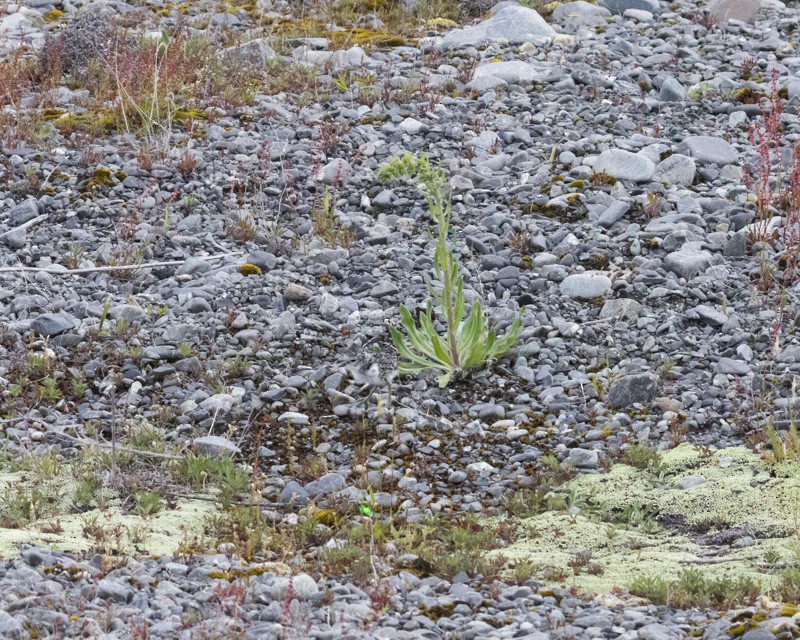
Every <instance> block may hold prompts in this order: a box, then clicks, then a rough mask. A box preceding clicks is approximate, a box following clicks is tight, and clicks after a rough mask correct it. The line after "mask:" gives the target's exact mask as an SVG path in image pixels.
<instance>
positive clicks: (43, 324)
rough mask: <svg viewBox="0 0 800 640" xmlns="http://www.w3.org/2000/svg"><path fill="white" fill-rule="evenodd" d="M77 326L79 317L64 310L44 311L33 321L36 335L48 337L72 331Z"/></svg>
mask: <svg viewBox="0 0 800 640" xmlns="http://www.w3.org/2000/svg"><path fill="white" fill-rule="evenodd" d="M77 326H78V321H77V319H75V318H73V317H72V316H71V315H69V314H67V313H64V312H63V311H62V312H59V313H43V314H42V315H40V316H39V317H38V318H36V319H35V320H34V321H33V322H31V330H32V331H33V332H34V333H35V334H36V335H39V336H44V337H46V338H48V337H51V336H57V335H59V334H61V333H64V332H66V331H70V330H72V329H74V328H75V327H77Z"/></svg>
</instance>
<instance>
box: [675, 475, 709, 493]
mask: <svg viewBox="0 0 800 640" xmlns="http://www.w3.org/2000/svg"><path fill="white" fill-rule="evenodd" d="M706 482H708V480H706V478H705V477H703V476H686V477H685V478H681V479H680V480H678V481H677V482H676V483H675V488H676V489H678V490H680V491H686V489H691V488H692V487H698V486H700V485H701V484H705V483H706Z"/></svg>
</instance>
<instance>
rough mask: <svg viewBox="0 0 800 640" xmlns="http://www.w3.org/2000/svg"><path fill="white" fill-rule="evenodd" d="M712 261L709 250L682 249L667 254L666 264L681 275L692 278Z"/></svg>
mask: <svg viewBox="0 0 800 640" xmlns="http://www.w3.org/2000/svg"><path fill="white" fill-rule="evenodd" d="M710 261H711V255H710V254H709V253H708V252H707V251H692V250H690V249H681V250H680V251H674V252H672V253H669V254H667V256H666V258H664V266H665V267H666V268H667V269H669V270H670V271H672V272H673V273H675V274H676V275H678V276H679V277H681V278H685V279H686V280H691V279H692V278H694V277H695V276H696V275H699V274H700V273H703V272H704V271H705V270H706V269H708V265H709V264H710Z"/></svg>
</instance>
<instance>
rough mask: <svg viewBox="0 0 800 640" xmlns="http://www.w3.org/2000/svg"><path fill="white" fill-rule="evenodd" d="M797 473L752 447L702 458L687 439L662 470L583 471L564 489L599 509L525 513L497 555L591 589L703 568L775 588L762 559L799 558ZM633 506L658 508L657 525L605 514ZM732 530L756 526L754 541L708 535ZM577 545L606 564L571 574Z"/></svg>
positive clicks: (654, 521)
mask: <svg viewBox="0 0 800 640" xmlns="http://www.w3.org/2000/svg"><path fill="white" fill-rule="evenodd" d="M770 471H771V472H772V473H770ZM798 473H800V472H798V470H797V468H796V467H791V466H788V465H783V466H780V465H778V466H774V465H773V466H770V465H768V464H767V463H765V462H764V461H763V460H762V459H761V458H760V457H759V456H758V455H756V454H754V453H752V452H751V451H749V450H748V449H746V448H745V447H736V448H730V449H724V450H721V451H718V452H716V453H713V454H712V455H703V454H702V453H701V452H700V451H699V450H698V449H696V448H694V447H692V446H691V445H681V446H679V447H676V448H675V449H672V450H671V451H666V452H664V453H663V455H662V458H661V466H660V467H659V475H656V474H654V473H652V472H649V471H647V470H639V469H635V468H633V467H630V466H628V465H625V464H617V465H614V466H613V467H612V468H611V469H610V470H609V471H608V472H607V473H601V474H582V475H579V476H578V477H576V478H575V479H574V480H572V481H570V482H569V483H567V485H565V487H564V488H563V489H564V490H566V491H567V492H569V495H570V496H571V500H573V501H575V496H578V497H579V498H580V500H579V502H581V503H583V504H592V505H593V508H591V509H588V508H584V509H583V510H582V512H581V513H579V514H577V515H571V514H569V513H566V512H552V511H551V512H545V513H543V514H541V515H538V516H534V517H531V518H527V519H525V520H521V521H519V522H518V524H517V526H518V531H519V532H520V536H519V538H518V539H517V541H516V542H515V543H514V544H512V545H511V546H509V547H507V548H504V549H501V550H498V551H496V552H493V553H495V554H501V555H503V556H505V557H507V558H508V560H509V561H510V563H511V564H512V565H514V564H518V563H520V562H529V563H532V564H533V565H534V566H536V567H537V568H538V569H540V570H547V569H554V570H555V573H556V574H558V572H559V571H561V573H562V575H566V576H568V577H566V578H565V579H564V580H562V582H564V583H566V584H568V585H569V586H574V587H576V588H578V589H579V590H580V591H584V592H596V593H602V592H608V591H610V590H612V589H613V588H614V587H620V588H626V587H627V586H628V585H630V583H631V580H632V579H633V578H634V577H635V576H637V575H658V576H663V577H664V578H668V579H674V578H676V577H677V576H678V575H679V574H680V572H681V570H683V569H685V568H687V567H688V568H693V567H694V568H696V567H700V568H702V569H703V571H704V572H705V574H706V575H707V576H708V577H709V579H712V578H714V579H716V578H722V577H725V576H727V577H729V578H733V579H735V578H739V577H749V578H753V579H755V580H760V581H761V583H762V585H763V586H764V588H769V587H771V586H774V585H775V584H777V582H778V578H777V577H776V576H775V575H774V572H772V573H771V572H770V571H769V569H768V568H765V566H764V564H763V563H762V565H761V566H759V563H760V562H761V561H762V560H763V558H764V557H765V555H771V556H773V557H779V558H781V561H786V560H790V559H791V558H792V557H793V556H792V544H793V542H794V541H795V538H794V536H796V535H798V533H797V523H798V522H800V481H799V480H798ZM687 476H702V477H703V478H705V479H706V482H704V483H703V484H699V485H696V486H693V487H691V488H689V489H684V490H681V489H678V488H676V486H675V485H676V482H678V481H679V480H681V479H683V478H685V477H687ZM632 508H637V509H640V510H642V511H644V512H646V513H648V514H651V517H650V520H651V523H650V524H651V526H650V527H642V526H638V527H633V526H626V525H624V524H620V523H619V522H617V523H616V524H610V523H609V522H605V521H603V517H604V516H605V518H606V519H617V520H619V516H620V514H622V513H623V512H624V511H625V510H626V509H628V510H630V509H632ZM609 516H613V517H612V518H609ZM735 528H742V529H745V530H746V531H749V532H750V534H751V535H752V537H753V538H754V540H753V544H752V545H750V546H745V547H743V548H732V547H729V546H728V545H723V544H720V545H711V544H709V543H708V540H704V535H706V534H710V535H713V534H714V533H716V532H718V531H720V530H727V529H735ZM744 535H745V534H744V533H742V536H744ZM580 551H583V552H586V551H589V552H591V562H592V563H594V564H596V565H598V566H599V568H601V569H602V571H597V572H593V573H596V574H595V575H591V574H590V573H589V572H588V571H586V569H583V570H582V571H580V572H579V575H577V576H573V571H572V569H571V568H570V565H569V562H570V560H571V559H572V558H574V556H575V554H576V553H577V552H580ZM712 551H714V552H717V553H718V552H720V551H722V553H723V554H724V557H725V559H726V561H725V562H719V563H716V564H713V563H712V564H706V563H703V562H702V560H703V559H707V557H708V556H709V552H712Z"/></svg>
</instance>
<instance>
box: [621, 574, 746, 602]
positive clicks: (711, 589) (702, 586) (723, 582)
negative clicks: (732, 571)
mask: <svg viewBox="0 0 800 640" xmlns="http://www.w3.org/2000/svg"><path fill="white" fill-rule="evenodd" d="M629 591H630V592H631V594H633V595H636V596H641V597H643V598H647V599H648V600H650V601H651V602H652V603H653V604H658V605H667V606H672V607H679V608H682V607H706V606H717V607H719V606H724V607H726V608H732V607H734V606H737V605H746V604H749V603H751V602H753V601H754V600H755V599H756V598H757V597H758V596H759V595H760V593H761V587H760V585H759V584H757V583H756V582H755V580H753V578H750V577H738V578H735V579H734V578H731V577H729V576H723V577H720V578H711V577H707V576H706V574H705V573H704V572H703V571H702V570H701V569H683V570H682V571H681V572H680V574H678V577H677V579H674V580H669V579H666V578H663V577H661V576H654V575H640V576H637V577H636V578H634V579H633V581H632V582H631V584H630V587H629Z"/></svg>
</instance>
